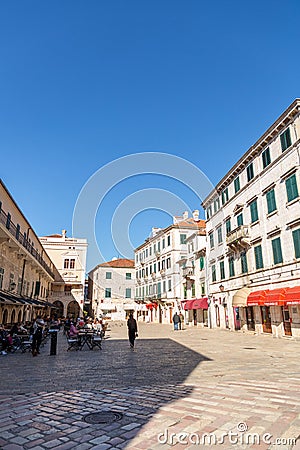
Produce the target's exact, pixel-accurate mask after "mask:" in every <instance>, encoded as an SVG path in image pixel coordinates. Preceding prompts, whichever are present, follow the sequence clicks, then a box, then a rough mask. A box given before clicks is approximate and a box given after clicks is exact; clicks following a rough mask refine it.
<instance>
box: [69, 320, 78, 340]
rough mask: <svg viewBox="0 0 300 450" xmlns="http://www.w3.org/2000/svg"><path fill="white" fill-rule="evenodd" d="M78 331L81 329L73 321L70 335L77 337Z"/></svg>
mask: <svg viewBox="0 0 300 450" xmlns="http://www.w3.org/2000/svg"><path fill="white" fill-rule="evenodd" d="M78 333H79V330H78V329H77V328H76V327H75V325H74V323H73V322H71V325H70V331H69V336H70V337H76V336H77V334H78Z"/></svg>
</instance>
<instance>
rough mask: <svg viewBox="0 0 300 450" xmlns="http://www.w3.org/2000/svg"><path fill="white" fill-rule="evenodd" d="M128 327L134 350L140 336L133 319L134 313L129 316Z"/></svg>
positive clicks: (131, 346)
mask: <svg viewBox="0 0 300 450" xmlns="http://www.w3.org/2000/svg"><path fill="white" fill-rule="evenodd" d="M127 327H128V338H129V342H130V348H131V349H132V350H134V341H135V338H136V337H137V336H138V329H137V323H136V320H135V319H134V318H133V314H132V313H131V314H129V319H128V320H127Z"/></svg>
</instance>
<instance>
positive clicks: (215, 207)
mask: <svg viewBox="0 0 300 450" xmlns="http://www.w3.org/2000/svg"><path fill="white" fill-rule="evenodd" d="M219 209H220V199H219V197H218V198H216V200H214V212H215V213H216V212H217V211H219Z"/></svg>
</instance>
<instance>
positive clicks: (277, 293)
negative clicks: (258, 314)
mask: <svg viewBox="0 0 300 450" xmlns="http://www.w3.org/2000/svg"><path fill="white" fill-rule="evenodd" d="M285 292H286V289H283V288H281V289H272V290H267V291H266V298H265V300H264V304H265V305H266V306H283V305H284V304H285Z"/></svg>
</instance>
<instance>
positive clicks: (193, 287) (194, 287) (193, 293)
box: [192, 283, 196, 297]
mask: <svg viewBox="0 0 300 450" xmlns="http://www.w3.org/2000/svg"><path fill="white" fill-rule="evenodd" d="M195 296H196V285H195V283H193V284H192V297H195Z"/></svg>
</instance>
